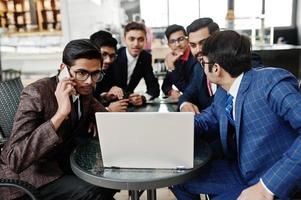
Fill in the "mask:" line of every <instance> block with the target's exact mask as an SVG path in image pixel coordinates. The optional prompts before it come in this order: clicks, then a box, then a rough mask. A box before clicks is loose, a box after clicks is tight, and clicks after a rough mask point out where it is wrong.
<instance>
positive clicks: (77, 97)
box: [72, 94, 79, 103]
mask: <svg viewBox="0 0 301 200" xmlns="http://www.w3.org/2000/svg"><path fill="white" fill-rule="evenodd" d="M77 99H78V100H79V94H77V95H72V102H73V103H74V102H75V101H76V100H77Z"/></svg>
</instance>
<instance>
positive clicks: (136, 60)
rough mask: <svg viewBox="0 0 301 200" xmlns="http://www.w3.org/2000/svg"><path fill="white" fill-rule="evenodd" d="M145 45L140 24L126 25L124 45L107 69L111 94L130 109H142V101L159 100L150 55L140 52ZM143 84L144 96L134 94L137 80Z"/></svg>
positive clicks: (144, 31)
mask: <svg viewBox="0 0 301 200" xmlns="http://www.w3.org/2000/svg"><path fill="white" fill-rule="evenodd" d="M145 42H146V29H145V26H144V25H143V24H140V23H137V22H130V23H128V24H127V25H126V26H125V28H124V43H125V45H126V47H122V48H120V49H119V50H118V51H117V58H116V60H115V62H114V63H113V65H112V66H111V67H110V68H109V72H108V74H107V75H108V76H110V78H111V81H112V88H111V91H112V92H113V93H114V94H115V95H116V96H117V97H118V98H119V99H121V98H128V99H129V103H130V104H132V105H134V106H141V105H143V104H144V103H145V102H146V100H148V99H153V98H156V97H158V96H159V94H160V89H159V83H158V80H157V78H156V77H155V76H154V73H153V67H152V58H151V55H150V54H149V53H148V52H146V51H145V50H143V47H144V44H145ZM142 78H143V79H144V81H145V84H146V89H147V90H146V93H145V94H143V95H141V94H136V93H134V90H135V88H136V87H137V85H138V84H139V82H140V80H141V79H142Z"/></svg>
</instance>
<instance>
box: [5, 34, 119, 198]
mask: <svg viewBox="0 0 301 200" xmlns="http://www.w3.org/2000/svg"><path fill="white" fill-rule="evenodd" d="M101 65H102V60H101V55H100V53H99V51H98V49H96V47H95V46H94V45H93V44H92V43H91V42H90V41H89V40H86V39H81V40H73V41H71V42H69V43H68V44H67V45H66V47H65V49H64V51H63V58H62V64H61V66H60V68H61V72H62V73H63V71H64V70H65V71H64V73H65V77H62V76H60V75H59V76H54V77H51V78H43V79H41V80H38V81H36V82H34V83H32V84H30V85H28V86H27V87H25V88H24V90H23V91H22V94H21V98H20V104H19V108H18V110H17V112H16V115H15V120H14V125H13V130H12V133H11V136H10V138H9V139H8V141H7V142H6V144H5V146H4V148H3V150H2V151H1V155H0V177H1V178H12V179H20V180H23V181H26V182H28V183H30V184H32V185H33V186H35V187H36V188H37V190H38V192H39V194H40V198H41V199H47V200H48V199H49V200H52V199H53V200H56V199H72V200H83V199H85V200H87V199H90V200H95V199H103V200H107V199H112V198H113V195H114V194H115V191H113V190H110V189H105V188H101V187H97V186H94V185H91V184H89V183H87V182H85V181H82V180H81V179H79V178H78V177H76V176H75V175H74V174H73V173H72V171H71V169H70V163H69V157H70V154H71V152H72V151H73V150H74V148H75V147H76V146H77V145H78V144H80V143H83V142H85V141H87V140H88V139H89V138H91V137H92V135H93V132H92V131H91V130H89V127H91V126H89V125H90V124H91V122H92V121H93V119H94V118H95V116H94V115H95V112H97V111H103V112H105V111H106V109H105V108H104V106H102V105H101V104H100V103H99V102H98V101H97V100H96V99H95V98H94V97H93V95H92V92H93V88H94V87H95V84H96V82H98V81H100V80H101V79H102V77H103V74H102V73H101ZM68 73H69V74H70V75H68ZM68 76H69V77H68ZM59 78H60V80H59ZM0 190H1V191H0V194H1V197H4V199H14V198H17V197H20V196H22V195H23V193H20V191H16V190H13V189H10V190H9V189H4V188H1V189H0ZM22 198H23V197H21V198H20V199H22Z"/></svg>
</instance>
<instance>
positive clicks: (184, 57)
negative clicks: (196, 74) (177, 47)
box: [181, 46, 190, 62]
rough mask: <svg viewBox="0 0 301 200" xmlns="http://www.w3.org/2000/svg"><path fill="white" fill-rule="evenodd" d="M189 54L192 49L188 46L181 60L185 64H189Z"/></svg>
mask: <svg viewBox="0 0 301 200" xmlns="http://www.w3.org/2000/svg"><path fill="white" fill-rule="evenodd" d="M189 54H190V48H189V46H187V48H186V50H185V52H184V54H183V56H182V57H181V60H182V61H184V62H187V61H188V58H189Z"/></svg>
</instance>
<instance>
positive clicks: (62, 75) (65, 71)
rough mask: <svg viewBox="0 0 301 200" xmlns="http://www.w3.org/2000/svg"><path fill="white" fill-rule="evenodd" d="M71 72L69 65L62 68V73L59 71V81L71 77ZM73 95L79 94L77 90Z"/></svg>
mask: <svg viewBox="0 0 301 200" xmlns="http://www.w3.org/2000/svg"><path fill="white" fill-rule="evenodd" d="M70 77H71V76H70V73H69V70H68V67H67V66H64V68H63V69H61V71H60V73H59V76H58V79H59V81H62V80H64V79H65V78H70ZM72 96H74V97H76V96H78V94H77V93H76V91H75V92H73V93H72Z"/></svg>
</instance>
